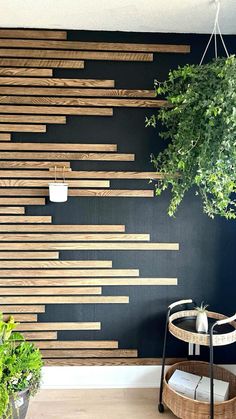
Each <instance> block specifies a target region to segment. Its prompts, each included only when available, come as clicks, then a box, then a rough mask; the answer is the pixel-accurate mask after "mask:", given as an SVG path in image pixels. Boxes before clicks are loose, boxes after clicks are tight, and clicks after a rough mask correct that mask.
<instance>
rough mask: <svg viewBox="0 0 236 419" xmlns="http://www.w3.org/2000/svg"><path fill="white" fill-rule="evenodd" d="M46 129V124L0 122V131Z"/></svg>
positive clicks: (42, 130)
mask: <svg viewBox="0 0 236 419" xmlns="http://www.w3.org/2000/svg"><path fill="white" fill-rule="evenodd" d="M0 100H1V99H0ZM46 130H47V126H46V125H36V124H35V125H34V124H0V131H7V132H46Z"/></svg>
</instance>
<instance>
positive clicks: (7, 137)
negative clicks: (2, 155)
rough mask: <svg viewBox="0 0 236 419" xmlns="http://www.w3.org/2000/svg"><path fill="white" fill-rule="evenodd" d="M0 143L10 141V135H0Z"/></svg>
mask: <svg viewBox="0 0 236 419" xmlns="http://www.w3.org/2000/svg"><path fill="white" fill-rule="evenodd" d="M0 141H11V134H8V133H0Z"/></svg>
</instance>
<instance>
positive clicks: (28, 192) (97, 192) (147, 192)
mask: <svg viewBox="0 0 236 419" xmlns="http://www.w3.org/2000/svg"><path fill="white" fill-rule="evenodd" d="M0 195H2V196H15V197H17V196H37V197H39V196H45V197H46V196H48V195H49V189H48V188H47V189H29V188H25V189H24V188H22V189H20V188H18V189H3V188H2V189H0ZM68 195H69V196H92V197H94V196H100V197H102V198H106V197H107V196H108V197H121V196H122V197H127V198H128V197H133V198H152V197H153V196H154V191H153V190H151V189H143V190H142V189H109V190H107V189H69V191H68Z"/></svg>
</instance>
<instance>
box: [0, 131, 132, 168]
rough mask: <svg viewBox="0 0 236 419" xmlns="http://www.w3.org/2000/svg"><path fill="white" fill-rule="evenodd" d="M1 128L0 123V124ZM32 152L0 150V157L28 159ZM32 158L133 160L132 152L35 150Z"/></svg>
mask: <svg viewBox="0 0 236 419" xmlns="http://www.w3.org/2000/svg"><path fill="white" fill-rule="evenodd" d="M0 129H1V124H0ZM31 157H32V153H31V152H29V153H27V152H18V151H16V152H15V153H11V152H8V151H3V152H1V159H9V160H15V159H19V160H30V158H31ZM33 158H34V160H86V161H87V160H95V161H96V160H102V161H134V154H127V153H123V154H121V153H89V152H88V153H77V152H74V153H73V152H71V153H70V152H68V153H66V152H47V153H41V152H35V153H34V154H33Z"/></svg>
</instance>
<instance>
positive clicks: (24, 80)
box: [0, 77, 115, 87]
mask: <svg viewBox="0 0 236 419" xmlns="http://www.w3.org/2000/svg"><path fill="white" fill-rule="evenodd" d="M114 84H115V82H114V80H97V79H65V78H46V77H45V78H43V77H0V86H4V85H5V86H45V87H114Z"/></svg>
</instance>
